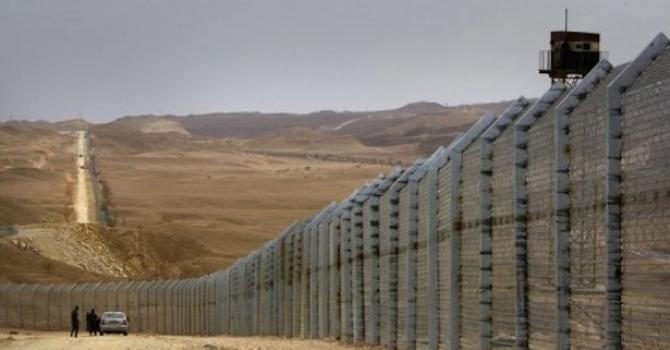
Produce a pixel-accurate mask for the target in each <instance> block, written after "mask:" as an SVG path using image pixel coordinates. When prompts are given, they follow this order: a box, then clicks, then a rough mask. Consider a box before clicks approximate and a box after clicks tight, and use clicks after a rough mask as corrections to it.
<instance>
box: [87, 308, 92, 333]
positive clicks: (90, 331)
mask: <svg viewBox="0 0 670 350" xmlns="http://www.w3.org/2000/svg"><path fill="white" fill-rule="evenodd" d="M91 314H92V312H87V313H86V330H87V331H88V335H93V322H91Z"/></svg>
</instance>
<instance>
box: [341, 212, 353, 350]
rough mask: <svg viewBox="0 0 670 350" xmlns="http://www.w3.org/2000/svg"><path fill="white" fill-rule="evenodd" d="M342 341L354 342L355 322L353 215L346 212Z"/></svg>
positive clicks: (342, 264) (342, 270) (342, 256)
mask: <svg viewBox="0 0 670 350" xmlns="http://www.w3.org/2000/svg"><path fill="white" fill-rule="evenodd" d="M340 277H341V280H340V301H341V307H340V310H341V311H340V312H341V314H340V320H341V324H342V327H341V328H340V340H342V341H344V342H351V341H352V340H353V322H352V317H353V315H352V309H351V297H352V295H351V214H350V213H349V212H344V213H342V215H341V216H340Z"/></svg>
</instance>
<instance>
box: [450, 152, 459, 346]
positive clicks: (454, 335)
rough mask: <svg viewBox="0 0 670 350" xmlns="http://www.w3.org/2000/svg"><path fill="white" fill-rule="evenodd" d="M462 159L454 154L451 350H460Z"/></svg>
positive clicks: (451, 204) (452, 158) (452, 185)
mask: <svg viewBox="0 0 670 350" xmlns="http://www.w3.org/2000/svg"><path fill="white" fill-rule="evenodd" d="M461 157H462V154H461V152H460V150H458V151H456V152H453V153H452V156H451V164H452V166H451V171H452V172H451V191H450V194H451V198H450V199H449V202H450V206H451V222H452V227H451V236H450V240H451V242H450V243H449V247H450V251H449V256H450V258H451V259H450V269H451V271H450V275H451V278H450V286H449V294H450V295H449V304H450V305H449V313H450V315H449V321H450V322H451V324H450V327H449V337H450V338H451V341H450V345H451V347H450V348H451V350H459V349H460V345H461V344H460V338H461V332H460V318H461V315H460V311H461V307H460V299H461V297H460V283H459V279H460V261H461V222H460V217H461V198H460V197H461V186H460V183H461Z"/></svg>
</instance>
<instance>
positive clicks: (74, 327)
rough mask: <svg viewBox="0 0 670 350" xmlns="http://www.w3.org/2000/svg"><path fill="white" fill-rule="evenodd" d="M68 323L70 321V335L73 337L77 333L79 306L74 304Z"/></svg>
mask: <svg viewBox="0 0 670 350" xmlns="http://www.w3.org/2000/svg"><path fill="white" fill-rule="evenodd" d="M70 323H72V330H71V331H70V337H75V338H77V336H78V335H79V306H75V307H74V310H72V313H71V314H70Z"/></svg>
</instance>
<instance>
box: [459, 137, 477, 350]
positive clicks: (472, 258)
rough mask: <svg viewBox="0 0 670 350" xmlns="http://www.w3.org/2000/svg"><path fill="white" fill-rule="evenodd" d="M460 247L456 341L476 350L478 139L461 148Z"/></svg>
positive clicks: (463, 346) (464, 347)
mask: <svg viewBox="0 0 670 350" xmlns="http://www.w3.org/2000/svg"><path fill="white" fill-rule="evenodd" d="M462 162H463V163H462V169H461V173H462V178H461V179H462V180H461V195H462V199H461V200H462V204H461V205H462V211H461V232H460V238H461V246H460V252H461V256H460V258H461V259H460V283H461V285H460V289H461V291H460V304H461V305H460V325H461V326H460V329H461V337H460V344H461V348H462V349H479V344H480V338H479V277H480V276H479V259H480V257H479V244H480V232H481V229H480V222H479V218H480V213H481V193H480V191H481V189H480V186H479V182H480V177H479V174H480V170H481V162H482V144H481V141H480V140H479V139H478V140H476V141H475V142H473V143H472V144H471V145H470V146H469V147H468V148H467V149H465V150H464V151H463V161H462Z"/></svg>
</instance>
